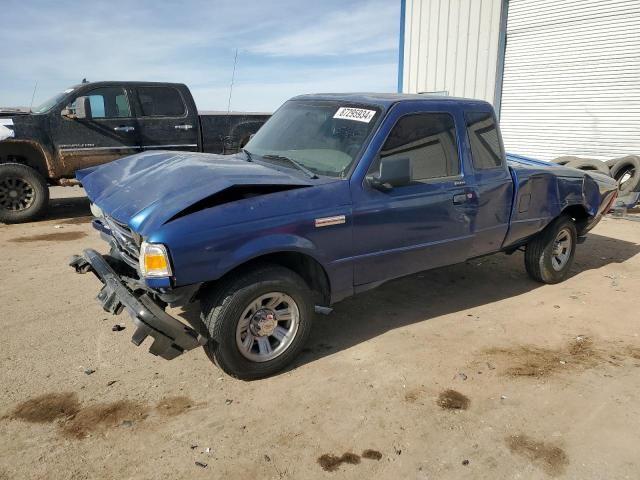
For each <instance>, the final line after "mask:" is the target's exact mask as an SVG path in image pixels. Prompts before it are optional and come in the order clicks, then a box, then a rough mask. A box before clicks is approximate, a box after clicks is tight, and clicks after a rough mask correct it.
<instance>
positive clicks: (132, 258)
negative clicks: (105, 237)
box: [104, 215, 140, 269]
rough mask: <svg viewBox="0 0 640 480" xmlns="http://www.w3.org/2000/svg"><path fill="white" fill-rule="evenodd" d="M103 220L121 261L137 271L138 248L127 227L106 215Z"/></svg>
mask: <svg viewBox="0 0 640 480" xmlns="http://www.w3.org/2000/svg"><path fill="white" fill-rule="evenodd" d="M104 220H105V222H106V223H107V225H108V226H109V229H110V230H111V236H112V237H113V240H114V241H115V244H116V247H117V249H118V252H120V256H121V257H122V259H123V260H124V261H125V262H127V263H128V264H129V265H130V266H132V267H133V268H135V269H137V268H138V257H139V256H140V246H139V245H138V243H137V242H136V239H135V236H134V234H133V232H132V231H131V229H130V228H129V227H128V226H127V225H125V224H123V223H120V222H118V221H116V220H114V219H113V218H111V217H109V216H107V215H105V217H104Z"/></svg>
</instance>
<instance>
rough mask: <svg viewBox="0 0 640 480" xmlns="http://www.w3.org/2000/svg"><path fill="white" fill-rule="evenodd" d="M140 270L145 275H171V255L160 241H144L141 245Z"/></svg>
mask: <svg viewBox="0 0 640 480" xmlns="http://www.w3.org/2000/svg"><path fill="white" fill-rule="evenodd" d="M140 272H141V273H142V275H143V276H145V277H170V276H171V266H170V265H169V255H168V254H167V249H166V247H165V246H164V245H162V244H160V243H147V242H142V246H141V247H140Z"/></svg>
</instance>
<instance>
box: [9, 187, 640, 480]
mask: <svg viewBox="0 0 640 480" xmlns="http://www.w3.org/2000/svg"><path fill="white" fill-rule="evenodd" d="M54 193H55V196H57V197H58V198H56V200H54V206H53V208H52V211H51V213H50V215H49V217H48V218H46V219H44V220H42V221H39V222H36V223H32V224H27V225H11V226H7V225H0V248H1V249H2V258H1V260H0V268H1V271H2V281H1V288H0V321H1V322H2V351H1V353H0V355H1V357H0V358H1V361H2V368H1V369H0V385H1V386H2V388H1V390H0V417H1V419H0V479H1V480H8V479H11V480H13V479H47V480H50V479H56V480H58V479H92V480H94V479H163V480H165V479H172V480H173V479H187V478H188V479H199V478H221V479H222V478H224V479H236V478H237V479H252V478H260V479H262V478H265V479H280V478H284V479H316V478H318V479H332V478H347V479H361V478H381V479H405V478H407V479H458V478H463V479H464V478H469V479H484V478H486V479H502V478H508V479H516V478H521V479H537V478H550V477H558V478H575V479H596V478H597V479H601V478H607V479H625V478H628V479H637V478H640V428H639V427H640V420H639V419H640V368H639V367H640V322H639V316H638V312H639V310H640V309H639V307H638V305H639V304H638V297H637V295H638V294H639V293H640V255H639V253H640V222H638V221H631V220H627V219H613V218H606V219H605V220H603V221H602V222H601V224H600V225H599V226H598V227H597V228H596V229H595V231H594V232H593V233H592V234H591V235H590V236H589V240H588V241H587V242H586V243H585V244H584V245H580V246H579V249H578V253H577V256H576V262H575V264H574V267H573V273H572V276H571V278H570V279H568V280H567V281H566V282H564V283H562V284H559V285H553V286H548V285H547V286H542V285H540V284H537V283H535V282H533V281H531V280H530V279H529V278H528V277H527V275H526V273H525V271H524V266H523V259H522V254H521V253H516V254H514V255H512V256H504V255H499V256H493V257H487V258H483V259H480V260H474V261H471V262H468V263H467V264H464V265H456V266H453V267H449V268H444V269H439V270H436V271H432V272H425V273H421V274H418V275H414V276H412V277H409V278H405V279H401V280H397V281H393V282H390V283H388V284H386V285H384V286H382V287H380V288H378V289H377V290H373V291H371V292H368V293H366V294H363V295H361V296H359V297H356V298H353V299H350V300H347V301H344V302H342V303H340V304H338V305H336V306H335V311H334V313H333V314H332V315H330V316H327V317H318V318H317V321H316V324H315V326H314V332H313V334H312V338H311V341H310V343H309V345H308V348H307V349H306V350H305V352H304V354H303V355H302V358H300V360H299V361H298V362H297V364H296V365H295V366H294V367H293V368H292V369H290V370H289V371H287V372H285V373H282V374H280V375H277V376H275V377H273V378H270V379H267V380H261V381H254V382H242V381H237V380H234V379H231V378H229V377H227V376H225V375H223V374H222V373H221V372H220V371H218V370H217V369H216V368H215V367H214V366H213V365H212V364H210V363H209V361H208V360H207V358H206V357H205V354H204V352H203V351H202V350H196V351H193V352H190V353H189V354H187V355H184V356H183V357H181V358H178V359H176V360H173V361H171V362H168V361H165V360H162V359H159V358H156V357H153V356H152V355H150V354H148V353H147V346H148V344H147V345H143V346H141V347H135V346H134V345H133V344H132V343H131V341H130V336H131V334H132V330H133V329H132V326H131V323H130V322H129V319H128V317H127V316H126V315H122V316H120V317H112V316H110V315H107V314H105V313H104V312H103V311H102V309H101V308H100V307H99V305H98V304H97V302H95V301H94V297H95V295H96V294H97V292H98V288H99V282H98V281H97V280H96V279H95V278H94V277H93V276H92V275H76V274H75V273H73V272H72V271H71V269H70V268H68V267H67V261H68V258H69V256H70V255H71V254H73V253H78V252H80V251H81V249H82V248H85V247H95V248H98V249H101V250H104V249H105V245H104V244H103V242H102V241H101V240H100V239H99V237H98V235H97V234H96V233H95V232H94V231H93V230H92V228H91V226H90V224H89V217H88V216H87V215H88V214H89V212H88V203H87V200H86V198H84V197H82V191H81V190H80V189H78V188H73V189H71V188H70V189H64V190H62V191H60V189H58V190H57V191H55V192H54ZM636 217H637V215H636ZM116 323H119V324H121V325H123V326H125V329H124V330H122V331H112V327H113V326H114V324H116ZM85 370H86V371H87V372H91V370H94V372H93V373H91V374H87V373H85Z"/></svg>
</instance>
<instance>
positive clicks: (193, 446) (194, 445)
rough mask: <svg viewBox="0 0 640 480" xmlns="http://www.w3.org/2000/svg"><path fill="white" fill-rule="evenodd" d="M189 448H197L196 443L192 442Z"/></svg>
mask: <svg viewBox="0 0 640 480" xmlns="http://www.w3.org/2000/svg"><path fill="white" fill-rule="evenodd" d="M189 448H190V449H191V450H195V449H196V448H198V445H197V444H195V443H194V444H192V445H191V446H190V447H189Z"/></svg>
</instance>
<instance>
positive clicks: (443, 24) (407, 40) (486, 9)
mask: <svg viewBox="0 0 640 480" xmlns="http://www.w3.org/2000/svg"><path fill="white" fill-rule="evenodd" d="M404 8H405V17H404V51H403V66H402V67H401V68H402V81H401V89H402V91H403V92H407V93H418V92H443V91H446V92H448V94H449V95H453V96H458V97H470V98H481V99H484V100H487V101H489V102H493V100H494V92H495V86H496V83H495V79H496V64H497V58H498V40H499V35H498V32H499V29H500V13H501V8H502V0H406V2H405V6H404Z"/></svg>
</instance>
